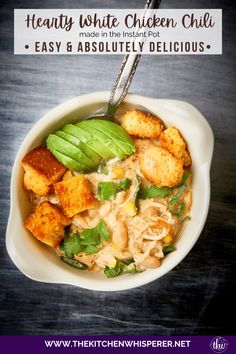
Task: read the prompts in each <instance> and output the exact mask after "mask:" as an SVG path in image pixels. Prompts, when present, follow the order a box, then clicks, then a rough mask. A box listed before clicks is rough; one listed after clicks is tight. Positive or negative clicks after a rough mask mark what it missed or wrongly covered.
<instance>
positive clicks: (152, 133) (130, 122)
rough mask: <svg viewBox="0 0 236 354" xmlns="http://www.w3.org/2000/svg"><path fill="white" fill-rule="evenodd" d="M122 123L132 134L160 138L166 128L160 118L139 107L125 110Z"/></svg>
mask: <svg viewBox="0 0 236 354" xmlns="http://www.w3.org/2000/svg"><path fill="white" fill-rule="evenodd" d="M121 125H122V127H123V128H124V129H126V130H127V132H128V133H129V134H130V135H134V136H139V137H141V138H158V137H159V136H160V134H161V132H162V130H163V128H164V123H163V122H162V120H161V119H160V118H158V117H156V116H154V115H153V114H151V113H147V112H142V111H139V110H137V109H131V110H129V111H127V112H125V113H124V114H123V116H122V122H121Z"/></svg>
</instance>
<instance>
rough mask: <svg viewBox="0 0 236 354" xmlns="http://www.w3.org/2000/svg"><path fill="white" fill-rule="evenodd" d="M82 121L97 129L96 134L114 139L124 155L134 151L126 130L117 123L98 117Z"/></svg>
mask: <svg viewBox="0 0 236 354" xmlns="http://www.w3.org/2000/svg"><path fill="white" fill-rule="evenodd" d="M83 123H84V124H86V125H87V126H88V127H92V128H95V129H97V131H98V132H97V134H99V133H104V134H106V135H107V136H108V137H110V138H111V139H112V140H113V141H114V143H115V144H117V145H118V146H119V147H120V148H121V150H122V151H123V152H124V153H125V154H126V155H130V154H132V153H133V152H135V146H134V143H133V141H132V139H131V137H130V136H129V134H128V133H127V132H126V130H125V129H123V128H122V127H121V126H119V125H118V124H115V123H113V122H109V121H105V120H98V119H91V120H88V121H86V122H83Z"/></svg>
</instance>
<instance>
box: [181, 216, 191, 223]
mask: <svg viewBox="0 0 236 354" xmlns="http://www.w3.org/2000/svg"><path fill="white" fill-rule="evenodd" d="M190 220H191V217H190V216H185V218H183V220H182V222H187V221H190Z"/></svg>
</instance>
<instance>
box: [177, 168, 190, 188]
mask: <svg viewBox="0 0 236 354" xmlns="http://www.w3.org/2000/svg"><path fill="white" fill-rule="evenodd" d="M190 175H191V173H190V172H189V171H184V173H183V177H182V180H181V182H180V184H179V186H178V187H180V186H182V185H183V184H185V182H186V181H187V178H188V177H189V176H190Z"/></svg>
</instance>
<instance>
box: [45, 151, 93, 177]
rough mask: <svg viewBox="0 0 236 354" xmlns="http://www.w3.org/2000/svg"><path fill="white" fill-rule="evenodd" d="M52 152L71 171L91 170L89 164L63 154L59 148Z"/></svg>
mask: <svg viewBox="0 0 236 354" xmlns="http://www.w3.org/2000/svg"><path fill="white" fill-rule="evenodd" d="M52 154H53V155H54V156H55V157H56V159H57V160H58V161H60V162H61V163H62V164H63V165H64V166H66V167H67V168H69V170H71V171H76V172H89V171H90V169H89V168H88V167H87V166H84V165H82V164H81V163H80V162H78V161H75V160H73V159H72V158H70V157H68V156H66V155H64V154H62V153H61V152H59V151H57V150H53V152H52Z"/></svg>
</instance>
